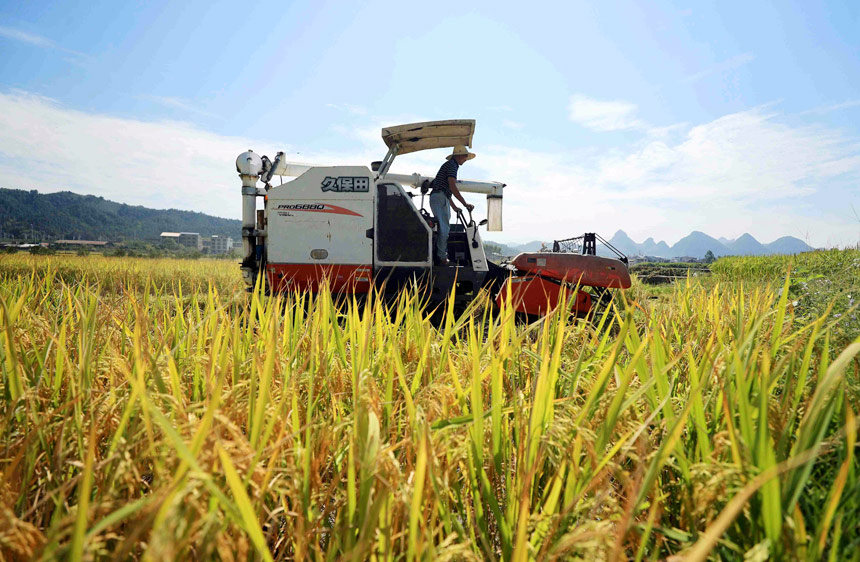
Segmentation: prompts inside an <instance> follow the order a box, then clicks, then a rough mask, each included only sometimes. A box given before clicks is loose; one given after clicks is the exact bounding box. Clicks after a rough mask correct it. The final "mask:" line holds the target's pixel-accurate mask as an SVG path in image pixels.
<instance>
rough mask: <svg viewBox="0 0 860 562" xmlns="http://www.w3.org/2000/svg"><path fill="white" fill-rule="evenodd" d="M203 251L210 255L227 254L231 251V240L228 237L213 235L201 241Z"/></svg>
mask: <svg viewBox="0 0 860 562" xmlns="http://www.w3.org/2000/svg"><path fill="white" fill-rule="evenodd" d="M203 251H204V252H206V253H207V254H210V255H216V254H229V253H230V252H231V251H233V239H232V238H230V237H229V236H218V235H217V234H213V235H212V236H210V237H208V238H204V239H203Z"/></svg>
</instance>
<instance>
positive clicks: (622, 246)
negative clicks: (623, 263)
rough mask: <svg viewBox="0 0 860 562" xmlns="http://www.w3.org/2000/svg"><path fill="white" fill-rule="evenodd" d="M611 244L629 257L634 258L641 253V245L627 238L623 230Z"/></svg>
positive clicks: (613, 237)
mask: <svg viewBox="0 0 860 562" xmlns="http://www.w3.org/2000/svg"><path fill="white" fill-rule="evenodd" d="M609 243H610V244H612V245H613V246H615V247H616V248H618V249H619V250H620V251H621V252H623V253H625V254H627V255H628V256H633V255H636V254H638V253H639V245H638V244H636V242H634V241H633V240H632V239H631V238H630V237H629V236H627V233H626V232H624V231H623V230H619V231H618V232H616V233H615V234H614V235H613V236H612V238H610V239H609Z"/></svg>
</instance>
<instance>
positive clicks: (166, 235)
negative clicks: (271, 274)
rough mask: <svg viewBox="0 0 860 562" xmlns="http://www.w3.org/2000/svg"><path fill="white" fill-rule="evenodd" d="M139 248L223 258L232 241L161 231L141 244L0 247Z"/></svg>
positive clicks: (19, 247) (11, 246)
mask: <svg viewBox="0 0 860 562" xmlns="http://www.w3.org/2000/svg"><path fill="white" fill-rule="evenodd" d="M142 246H145V247H149V248H151V249H161V250H163V251H164V252H165V253H170V251H171V250H177V249H178V250H184V251H185V252H187V253H191V254H194V253H195V252H196V253H197V254H199V255H203V256H226V255H229V254H231V253H232V252H233V248H234V243H233V238H231V237H229V236H219V235H217V234H213V235H211V236H202V235H201V234H200V233H199V232H162V233H161V237H160V239H156V240H144V241H138V240H135V241H106V240H65V239H64V240H54V241H52V242H27V243H15V242H9V243H4V244H0V247H2V248H4V249H5V250H6V251H13V252H14V251H31V252H33V253H39V250H42V251H43V252H48V253H54V252H57V253H79V254H80V253H90V252H99V253H105V252H107V251H110V250H113V251H116V250H122V249H124V248H129V249H135V248H138V249H139V248H140V247H142Z"/></svg>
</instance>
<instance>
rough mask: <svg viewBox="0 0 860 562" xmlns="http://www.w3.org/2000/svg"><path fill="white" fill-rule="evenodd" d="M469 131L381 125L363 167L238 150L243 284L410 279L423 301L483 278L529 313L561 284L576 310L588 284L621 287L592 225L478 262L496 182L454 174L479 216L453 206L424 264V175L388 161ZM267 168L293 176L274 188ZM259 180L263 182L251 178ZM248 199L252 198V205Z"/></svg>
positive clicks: (549, 301) (436, 124)
mask: <svg viewBox="0 0 860 562" xmlns="http://www.w3.org/2000/svg"><path fill="white" fill-rule="evenodd" d="M474 130H475V121H474V120H471V119H458V120H448V121H431V122H425V123H412V124H408V125H399V126H396V127H387V128H385V129H382V139H383V141H384V142H385V144H386V146H387V147H388V152H387V154H386V155H385V157H384V158H383V159H382V160H381V161H379V162H374V163H373V164H372V166H371V167H370V168H368V167H366V166H309V165H305V164H296V163H290V162H287V161H286V159H285V156H284V153H283V152H279V153H278V154H277V155H276V157H275V159H274V160H271V159H269V158H268V157H266V156H262V157H261V156H259V155H257V154H255V153H254V152H253V151H251V150H248V151H247V152H244V153H242V154H241V155H239V157H238V158H237V159H236V168H237V170H238V172H239V177H240V178H241V179H242V241H243V244H242V245H243V252H244V253H243V259H242V263H241V269H242V274H243V277H244V279H245V282H246V283H247V284H248V286H249V287H253V286H254V285H255V283H257V281H258V278H260V279H259V281H261V282H262V283H264V284H265V286H266V288H267V290H269V291H280V292H284V291H293V290H311V291H316V290H318V289H319V287H320V286H321V285H322V284H324V283H325V284H327V285H328V286H329V288H330V289H331V290H332V291H333V292H335V293H345V294H366V293H368V292H370V291H371V290H372V289H373V288H374V287H376V288H377V289H382V290H384V291H386V292H390V293H397V292H399V291H401V290H402V289H403V288H404V287H405V286H408V285H413V286H420V287H426V288H427V290H428V295H427V296H428V300H429V301H430V304H431V305H433V304H438V303H441V302H442V301H444V300H445V299H446V298H448V297H449V295H451V294H452V290H454V289H455V288H456V290H454V291H453V294H454V295H455V297H454V298H455V302H454V307H455V309H457V310H462V309H463V308H465V306H466V305H468V303H469V302H471V301H472V300H473V299H474V298H475V297H476V296H477V294H478V293H479V291H480V290H481V289H482V288H488V289H489V290H491V291H493V292H494V293H495V294H494V297H495V302H496V304H497V305H500V306H501V305H502V304H503V302H504V301H505V300H506V299H507V298H508V296H509V295H510V297H511V298H512V302H511V304H512V306H513V308H514V309H515V310H517V311H518V312H522V313H525V314H528V315H543V314H546V312H547V311H548V310H550V309H551V308H553V307H555V306H556V305H557V303H558V302H559V296H560V295H561V294H562V293H563V292H564V291H565V289H566V290H568V291H569V292H570V293H573V289H574V288H577V287H579V288H580V290H579V291H577V293H576V297H575V298H574V299H571V307H572V309H573V310H574V311H575V312H577V313H585V312H587V311H588V310H589V309H590V308H591V306H592V302H593V300H594V295H595V294H599V295H602V294H603V293H605V292H606V291H608V290H611V289H626V288H628V287H629V286H630V276H629V274H628V272H627V259H626V258H625V257H624V256H623V255H621V254H620V253H618V255H617V256H616V258H617V259H616V258H605V257H601V256H598V255H596V251H595V243H596V240H597V239H600V238H599V236H596V235H594V234H586V235H585V236H584V237H579V238H582V244H580V246H576V244H575V243H574V241H575V240H578V238H575V239H568V240H562V241H556V242H555V243H554V245H553V251H551V252H536V253H523V254H519V255H518V256H516V257H515V258H514V259H513V260H511V261H510V262H509V263H507V264H505V265H497V264H495V263H493V262H491V261H489V260H488V259H487V256H486V254H485V252H484V246H483V243H482V242H481V236H480V232H479V227H480V226H484V225H486V227H487V230H488V231H500V230H502V201H503V192H504V188H505V184H504V183H501V182H484V181H470V180H462V181H461V180H458V181H457V187H458V188H459V190H460V191H461V192H464V193H479V194H483V195H486V197H487V215H488V216H487V219H485V220H482V221H481V222H480V223H479V224H476V223H475V221H474V220H472V217H471V213H470V214H469V216H468V218H467V217H466V216H465V215H463V214H462V213H458V214H457V221H456V223H455V224H452V225H451V232H450V235H449V238H448V260H449V264H447V265H438V264H435V263H434V260H433V247H434V242H435V237H436V235H437V234H436V230H437V227H436V225H435V221H434V220H433V219H432V217H430V215H429V213H428V212H427V211H426V210H425V208H424V200H425V197H423V193H426V191H427V186H428V185H429V182H431V181H432V179H433V178H432V177H430V176H424V175H421V174H417V173H416V174H411V175H403V174H393V173H389V169H390V168H391V164H392V162H393V161H394V159H395V157H397V156H398V155H402V154H408V153H410V152H416V151H420V150H428V149H435V148H449V147H453V146H456V145H464V146H469V147H471V146H472V136H473V134H474ZM276 175H277V176H281V177H282V178H283V177H292V178H295V179H292V180H291V181H287V182H285V183H281V184H280V185H275V186H273V185H271V183H270V182H271V180H272V178H273V177H274V176H276ZM259 181H262V183H263V186H264V187H257V183H258V182H259ZM415 197H420V202H421V203H420V206H416V205H415V203H414V201H413V200H414V198H415ZM258 199H262V200H263V205H262V207H263V208H262V209H260V210H257V200H258ZM600 240H601V241H603V240H602V239H600ZM603 242H604V243H605V241H603ZM575 246H576V247H575ZM607 246H608V247H610V248H611V246H609V245H608V244H607ZM574 247H575V248H574ZM612 249H613V250H614V248H612ZM575 250H578V252H577V251H575ZM509 278H510V281H511V285H510V288H508V286H507V284H506V281H507V280H508V279H509ZM586 288H592V289H594V290H595V291H597V293H594V292H590V291H589V290H586Z"/></svg>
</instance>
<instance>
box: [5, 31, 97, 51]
mask: <svg viewBox="0 0 860 562" xmlns="http://www.w3.org/2000/svg"><path fill="white" fill-rule="evenodd" d="M0 37H4V38H6V39H11V40H12V41H19V42H21V43H27V44H28V45H33V46H34V47H40V48H42V49H55V50H58V51H62V52H64V53H67V54H70V55H74V56H76V57H80V58H87V57H88V55H85V54H84V53H80V52H78V51H73V50H71V49H66V48H65V47H61V46H60V45H57V44H56V43H55V42H54V41H52V40H50V39H48V38H47V37H42V36H41V35H37V34H35V33H30V32H28V31H23V30H21V29H15V28H13V27H6V26H2V25H0Z"/></svg>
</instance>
